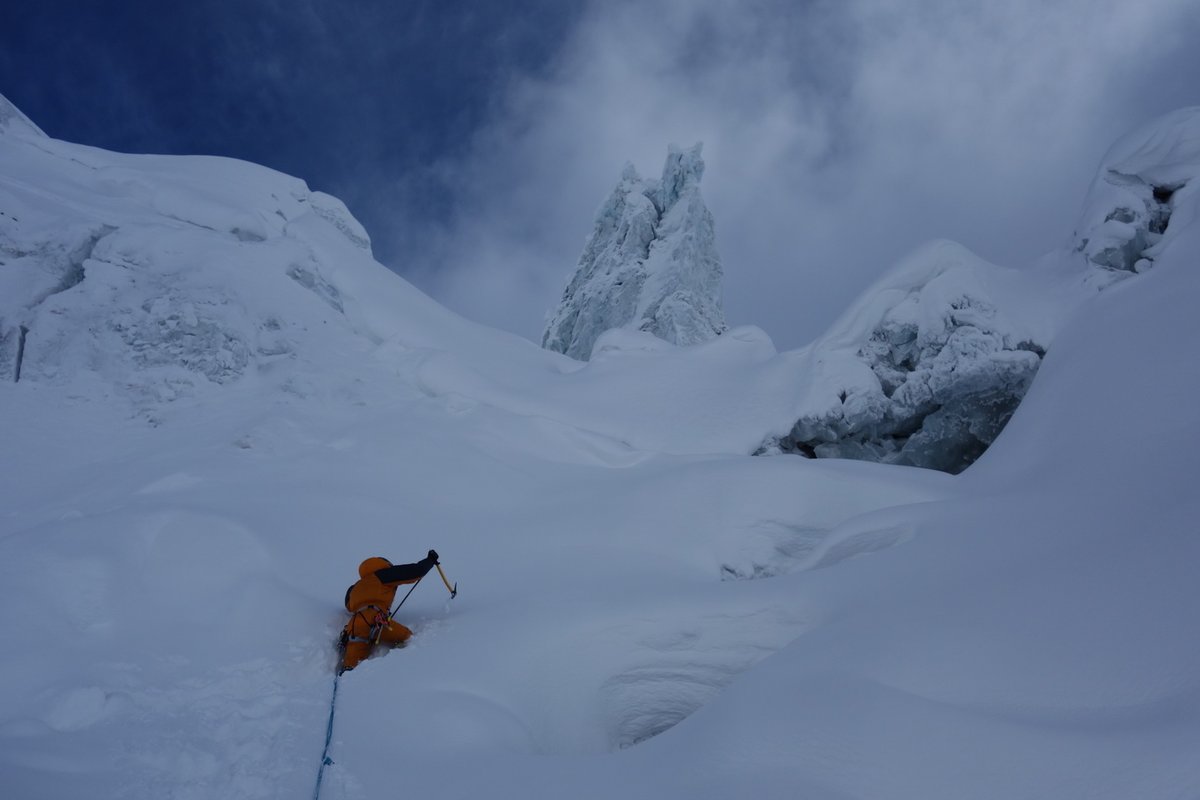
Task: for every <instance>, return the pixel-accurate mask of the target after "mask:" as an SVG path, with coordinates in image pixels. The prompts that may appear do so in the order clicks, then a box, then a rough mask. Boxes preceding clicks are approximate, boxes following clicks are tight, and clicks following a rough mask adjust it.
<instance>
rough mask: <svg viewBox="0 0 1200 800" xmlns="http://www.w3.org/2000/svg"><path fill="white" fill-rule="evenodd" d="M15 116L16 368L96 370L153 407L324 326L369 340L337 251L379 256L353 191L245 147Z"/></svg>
mask: <svg viewBox="0 0 1200 800" xmlns="http://www.w3.org/2000/svg"><path fill="white" fill-rule="evenodd" d="M0 116H3V117H4V118H5V119H7V123H5V124H4V127H3V129H0V175H2V176H3V178H0V378H3V379H5V380H12V381H17V380H20V381H38V382H49V383H58V384H62V383H66V382H70V381H73V380H77V379H79V378H80V376H81V375H83V374H90V375H92V376H96V377H99V378H100V379H101V380H102V381H103V382H104V383H105V384H107V385H108V386H109V387H110V388H112V389H113V390H115V391H118V392H119V393H121V394H123V395H124V396H126V397H127V398H129V399H130V400H132V401H133V402H134V403H135V405H139V406H143V407H144V406H145V405H146V404H147V403H149V404H155V403H158V402H161V401H170V400H173V399H176V398H179V397H182V396H185V395H194V394H197V393H201V392H203V390H204V389H205V387H211V386H215V385H221V384H229V383H233V382H236V381H238V380H239V379H240V378H242V377H244V376H246V375H248V374H251V373H254V374H265V373H268V372H271V371H272V370H274V369H276V368H277V367H278V366H280V365H282V364H285V363H286V362H289V361H294V360H297V358H298V356H297V353H298V352H299V351H301V350H305V349H306V348H301V347H299V343H300V342H302V341H305V340H311V339H313V338H316V335H321V336H323V337H325V338H326V339H329V338H341V339H343V340H344V341H345V342H349V341H353V340H362V339H364V338H365V339H367V340H368V341H369V339H370V332H369V331H368V330H365V329H364V327H363V326H361V325H356V324H355V323H354V322H352V321H351V320H349V319H348V318H347V313H346V309H345V308H344V307H343V304H342V302H341V300H340V296H339V291H338V289H337V287H336V285H335V284H334V283H333V282H331V280H330V278H329V275H328V273H329V272H330V269H329V267H328V266H327V265H328V264H329V263H330V262H333V261H334V259H333V258H331V256H333V255H336V256H338V257H339V258H338V260H342V261H345V260H350V261H354V260H357V261H363V260H367V261H369V260H370V249H369V243H368V240H367V236H366V233H365V232H364V231H363V230H362V228H361V226H359V225H358V223H357V222H355V221H354V219H353V218H352V217H351V216H350V214H349V212H348V211H346V209H345V207H344V206H343V205H342V204H341V203H340V202H339V201H337V200H335V199H334V198H332V197H328V196H326V195H322V194H320V193H318V192H311V191H309V190H308V188H307V187H306V186H305V185H304V183H303V182H301V181H299V180H296V179H294V178H290V177H287V176H285V175H281V174H279V173H275V172H272V171H271V170H267V169H264V168H262V167H257V166H254V165H250V164H245V163H241V162H237V161H233V160H230V159H221V158H204V157H159V156H123V155H120V154H115V153H105V152H103V151H99V150H93V149H91V148H85V147H78V146H74V145H69V144H66V143H63V142H56V141H54V140H52V139H49V138H45V137H42V136H35V135H34V134H35V133H36V128H34V127H32V126H31V124H26V121H25V120H24V117H22V116H21V115H20V113H19V112H16V111H15V109H13V108H12V106H11V104H8V103H7V101H5V105H4V106H3V107H0ZM335 263H336V262H335ZM291 297H295V298H299V299H298V302H295V303H291V302H288V300H289V298H291ZM284 309H286V311H285V310H284ZM318 331H319V332H320V333H319V334H318V333H317V332H318ZM334 331H336V332H334Z"/></svg>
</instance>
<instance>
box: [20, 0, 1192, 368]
mask: <svg viewBox="0 0 1200 800" xmlns="http://www.w3.org/2000/svg"><path fill="white" fill-rule="evenodd" d="M1197 41H1200V0H1137V1H1136V2H1134V1H1133V0H1004V2H985V0H976V1H971V0H903V2H899V1H897V2H892V0H562V1H560V0H525V1H524V2H520V3H515V2H491V0H474V2H465V1H463V0H186V2H180V3H168V2H163V1H162V0H156V1H155V2H148V1H147V0H97V1H95V2H93V1H91V0H76V1H75V2H65V0H7V1H6V2H5V7H4V12H3V14H2V15H0V93H2V94H4V95H5V96H7V97H8V98H9V99H10V100H12V101H13V102H14V103H15V104H16V105H17V106H18V107H19V108H20V109H21V110H22V111H24V112H25V113H26V114H27V115H28V116H29V117H30V118H31V119H32V120H33V121H34V122H35V123H37V124H38V125H39V126H41V127H42V129H43V130H45V131H46V132H47V133H49V134H50V135H51V136H55V137H58V138H61V139H66V140H69V141H74V142H82V143H85V144H91V145H96V146H99V147H103V148H107V149H112V150H118V151H124V152H155V153H180V154H209V155H224V156H231V157H235V158H241V159H245V160H248V161H253V162H256V163H259V164H264V165H267V166H269V167H273V168H275V169H278V170H280V171H282V172H285V173H288V174H290V175H294V176H296V177H299V178H302V179H303V180H305V181H307V182H308V184H309V186H311V187H312V188H314V189H319V190H322V191H326V192H329V193H330V194H333V195H335V196H337V197H339V198H341V199H342V200H343V201H345V202H346V204H347V205H348V206H349V207H350V210H351V211H352V212H353V213H354V215H355V216H356V217H357V218H358V219H359V220H360V221H361V222H362V223H363V224H364V225H365V226H366V228H367V230H368V232H369V233H370V234H371V239H372V243H373V247H374V251H375V254H376V257H377V258H378V259H379V260H380V261H381V262H383V263H384V264H386V265H387V266H389V267H391V268H393V269H395V270H396V271H397V272H399V273H401V274H402V275H404V276H405V277H406V278H408V279H409V280H411V281H412V282H413V283H415V284H416V285H417V286H418V287H420V288H421V289H423V290H425V291H426V292H428V293H429V294H431V295H432V296H433V297H434V298H436V299H437V300H439V301H441V302H442V303H444V304H446V305H447V306H449V307H450V308H452V309H454V310H456V311H459V312H460V313H462V314H464V315H465V316H467V317H470V318H472V319H476V320H478V321H481V322H484V323H487V324H490V325H494V326H496V327H500V328H504V329H507V330H510V331H514V332H516V333H519V334H521V335H523V336H526V337H528V338H530V339H533V340H535V341H536V340H538V339H540V335H541V328H542V323H543V319H544V316H545V314H546V312H547V311H549V310H551V309H552V308H553V307H554V305H555V304H556V303H557V302H558V299H559V297H560V296H561V292H562V289H563V286H564V285H565V284H566V281H567V280H568V278H569V276H570V274H571V272H572V271H573V269H574V266H575V263H576V260H577V259H578V257H579V254H580V252H581V250H582V248H583V245H584V241H585V239H586V237H587V235H588V233H589V232H590V231H591V228H592V221H593V217H594V214H595V212H596V209H597V207H598V206H599V205H600V203H601V202H602V201H603V199H604V198H605V197H606V196H607V195H608V193H609V192H610V191H611V190H612V188H613V186H614V185H615V183H616V181H617V179H618V178H619V176H620V174H621V171H622V167H623V166H624V163H625V162H626V161H632V162H633V163H634V164H635V166H636V167H637V168H638V169H639V170H640V171H641V172H642V174H643V175H654V174H656V173H657V172H658V171H659V170H660V169H661V166H662V163H663V158H664V157H665V155H666V152H667V145H668V144H670V143H673V142H674V143H678V144H682V145H685V146H686V145H691V144H693V143H695V142H697V141H702V142H703V143H704V158H705V161H706V162H707V169H706V170H705V173H704V185H703V192H704V197H705V200H706V202H707V203H708V205H709V208H710V209H711V210H712V212H713V215H714V217H715V220H716V229H717V248H718V250H719V251H720V253H721V256H722V260H723V262H724V267H725V277H724V301H725V310H726V316H727V318H728V320H729V321H730V323H731V324H733V325H745V324H753V325H758V326H760V327H762V328H763V329H765V330H766V331H767V333H768V334H770V336H771V337H772V338H773V339H774V341H775V343H776V344H777V345H778V346H779V347H780V348H781V349H782V348H792V347H798V346H802V345H804V344H807V343H808V342H809V341H811V340H812V339H813V338H815V337H816V336H819V335H820V334H822V333H823V332H824V331H825V330H826V329H827V328H828V326H829V325H830V324H831V323H832V322H833V321H834V319H836V317H837V316H838V315H840V314H841V313H842V311H843V310H845V309H846V308H847V306H848V305H849V304H850V302H851V301H853V300H854V298H855V297H856V296H858V295H859V294H860V293H861V292H862V291H864V290H865V289H866V288H867V287H868V286H869V285H870V284H871V283H873V282H874V281H875V280H877V279H878V278H879V276H880V275H881V274H882V273H883V272H884V271H886V270H887V269H888V268H889V267H890V266H891V265H892V264H894V263H896V262H897V261H898V260H900V259H901V258H903V257H904V256H905V255H907V254H908V253H909V252H911V251H912V250H913V249H914V248H915V247H917V246H919V245H920V244H922V243H923V242H925V241H928V240H929V239H932V238H948V239H954V240H956V241H959V242H961V243H962V244H964V245H965V246H967V247H968V248H970V249H971V250H973V251H975V252H976V253H978V254H979V255H980V256H981V257H983V258H985V259H987V260H990V261H993V262H995V263H998V264H1002V265H1007V266H1013V267H1021V266H1024V265H1028V264H1030V263H1031V262H1032V261H1033V260H1034V259H1036V258H1037V257H1038V256H1040V255H1041V254H1043V253H1045V252H1047V251H1049V250H1051V249H1053V248H1056V247H1059V246H1061V245H1062V244H1064V243H1065V242H1067V241H1069V239H1070V235H1071V231H1072V229H1073V226H1074V225H1075V223H1076V222H1077V219H1078V214H1079V212H1080V208H1081V206H1082V203H1083V200H1084V196H1085V194H1086V192H1087V189H1088V185H1089V183H1090V181H1091V180H1092V178H1093V176H1094V175H1095V172H1096V167H1097V164H1098V163H1099V161H1100V159H1101V157H1102V156H1103V154H1104V152H1105V151H1106V150H1107V148H1108V147H1109V146H1110V145H1111V144H1112V143H1113V142H1114V141H1115V140H1117V139H1118V138H1119V137H1121V136H1122V135H1124V134H1125V133H1126V132H1128V131H1129V130H1130V129H1132V128H1134V127H1137V126H1139V125H1142V124H1143V123H1145V122H1147V121H1149V120H1150V119H1153V118H1154V117H1155V116H1157V115H1160V114H1163V113H1165V112H1168V111H1171V110H1173V109H1176V108H1179V107H1181V106H1185V105H1200V82H1198V81H1197V76H1200V48H1197V47H1196V42H1197Z"/></svg>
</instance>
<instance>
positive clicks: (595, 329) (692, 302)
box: [542, 145, 726, 360]
mask: <svg viewBox="0 0 1200 800" xmlns="http://www.w3.org/2000/svg"><path fill="white" fill-rule="evenodd" d="M703 174H704V161H703V159H701V157H700V145H696V146H695V147H693V148H691V149H689V150H682V149H680V148H678V147H675V146H672V147H671V148H670V152H669V153H668V155H667V162H666V164H665V165H664V166H663V174H662V179H661V180H658V181H654V180H642V179H641V178H640V177H639V176H638V174H637V171H636V170H635V169H634V168H633V165H631V164H630V165H627V166H626V167H625V171H624V173H623V174H622V175H621V181H620V183H618V184H617V188H616V189H615V190H613V193H612V194H611V195H610V196H609V198H608V200H607V201H605V203H604V205H603V206H601V208H600V211H599V213H598V214H597V215H596V227H595V230H594V231H593V233H592V235H591V237H590V238H589V239H588V242H587V245H586V246H585V247H584V251H583V255H581V256H580V257H579V266H578V267H577V268H576V271H575V275H574V276H573V277H572V278H571V282H570V284H569V285H568V286H567V288H566V291H565V292H564V293H563V298H562V302H561V303H560V304H559V306H558V309H557V310H556V311H555V312H554V314H553V316H552V317H551V319H550V321H549V322H548V324H547V325H546V331H545V333H544V334H543V336H542V346H543V347H545V348H546V349H548V350H554V351H557V352H560V353H565V354H566V355H568V356H571V357H572V358H577V359H581V360H586V359H588V358H589V357H590V356H591V353H592V347H593V345H594V344H595V342H596V340H597V339H598V338H599V337H600V335H601V334H602V333H604V332H605V331H608V330H611V329H613V328H623V327H629V328H633V329H636V330H640V331H645V332H647V333H651V334H653V335H655V336H657V337H659V338H660V339H664V340H666V341H668V342H671V343H672V344H680V345H690V344H696V343H698V342H703V341H707V340H708V339H711V338H712V337H714V336H717V335H719V334H721V333H722V332H724V331H725V329H726V325H725V314H724V312H723V311H722V310H721V259H720V257H719V256H718V255H717V250H716V244H715V239H714V233H713V219H712V214H711V213H709V211H708V208H707V207H706V206H705V205H704V200H703V198H702V197H701V196H700V178H701V176H703Z"/></svg>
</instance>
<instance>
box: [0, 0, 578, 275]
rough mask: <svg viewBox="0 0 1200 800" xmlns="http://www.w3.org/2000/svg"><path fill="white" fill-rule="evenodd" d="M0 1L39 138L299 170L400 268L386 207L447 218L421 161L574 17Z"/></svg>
mask: <svg viewBox="0 0 1200 800" xmlns="http://www.w3.org/2000/svg"><path fill="white" fill-rule="evenodd" d="M5 5H6V8H5V11H4V15H3V17H4V20H3V24H2V25H0V93H3V94H4V95H5V96H7V97H8V98H9V99H10V100H12V101H13V102H14V103H15V104H16V105H17V107H18V108H20V109H21V110H22V111H24V112H25V113H26V114H27V115H28V116H29V117H30V118H31V119H32V120H34V122H36V123H37V124H38V125H39V126H40V127H41V128H42V129H43V130H44V131H46V132H47V133H48V134H49V135H51V136H54V137H55V138H60V139H66V140H68V141H73V142H81V143H84V144H90V145H95V146H98V147H103V148H105V149H109V150H117V151H122V152H133V153H145V152H153V153H178V154H208V155H223V156H231V157H234V158H240V159H245V160H248V161H253V162H256V163H259V164H264V165H266V166H269V167H272V168H274V169H278V170H280V171H282V172H286V173H288V174H291V175H295V176H297V177H300V178H303V179H304V180H306V181H307V182H308V184H309V185H310V186H311V187H312V188H314V189H320V190H322V191H326V192H329V193H331V194H334V195H336V196H338V197H340V198H341V199H342V200H344V201H345V202H346V203H347V204H348V205H349V206H350V207H351V210H352V211H353V212H354V214H355V215H356V216H357V217H358V218H359V219H360V220H361V221H362V222H363V223H364V224H365V225H366V226H367V229H368V230H369V231H370V232H371V234H372V237H373V239H374V242H375V250H376V255H377V257H379V258H380V259H381V260H383V261H385V262H390V263H396V262H398V261H402V260H403V254H402V253H401V252H399V249H400V248H401V247H402V246H403V244H402V241H403V237H402V236H401V235H400V232H399V231H395V234H394V235H392V231H393V229H394V228H395V227H396V225H395V215H396V214H397V213H398V212H400V213H406V214H407V215H416V216H418V217H432V218H441V217H444V216H445V215H446V214H447V213H449V207H450V206H451V205H452V204H453V203H454V201H455V198H454V197H453V187H451V186H447V185H446V184H445V182H443V181H440V180H435V179H432V178H430V177H429V176H427V175H425V173H424V171H423V169H422V165H424V164H427V163H430V162H432V161H435V160H437V159H442V158H447V157H453V156H454V154H455V153H456V152H459V151H461V150H462V149H463V148H465V147H466V146H468V145H469V143H470V140H471V136H472V134H473V133H474V131H475V130H476V129H477V128H478V127H479V125H480V124H481V122H482V120H483V118H484V117H485V116H486V114H487V113H488V108H489V103H490V98H492V97H494V96H495V95H496V93H497V92H498V91H500V90H501V89H502V88H503V85H504V83H505V82H506V81H507V80H508V78H509V76H510V75H511V74H513V73H514V72H520V73H522V74H527V73H536V72H537V71H538V70H540V69H541V67H542V65H543V64H544V63H545V62H546V61H547V60H548V59H549V58H551V57H552V56H553V54H554V53H555V52H556V49H557V46H558V42H559V41H560V40H561V39H562V37H563V35H564V31H565V30H566V29H567V28H568V27H569V26H570V24H571V23H572V21H573V19H574V18H575V17H576V16H577V14H578V9H579V4H578V3H574V2H558V0H531V1H530V2H522V3H520V4H510V3H504V2H470V1H469V0H468V1H459V0H337V2H309V1H308V0H277V1H276V0H187V2H181V3H170V2H168V3H164V2H162V0H154V1H153V2H150V1H148V0H118V1H115V2H84V1H81V0H75V2H64V1H63V0H18V2H13V3H6V4H5ZM389 176H390V177H391V178H392V180H390V181H389V180H388V179H387V178H388V177H389ZM422 176H425V177H424V178H423V177H422ZM382 195H390V196H387V197H383V196H382ZM381 201H386V202H381Z"/></svg>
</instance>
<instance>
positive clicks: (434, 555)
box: [425, 550, 438, 564]
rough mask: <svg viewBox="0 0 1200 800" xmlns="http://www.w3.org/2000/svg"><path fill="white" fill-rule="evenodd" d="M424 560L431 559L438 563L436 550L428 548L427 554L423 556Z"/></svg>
mask: <svg viewBox="0 0 1200 800" xmlns="http://www.w3.org/2000/svg"><path fill="white" fill-rule="evenodd" d="M425 560H426V561H432V562H433V563H434V564H436V563H438V554H437V550H430V551H429V555H427V556H425Z"/></svg>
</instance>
